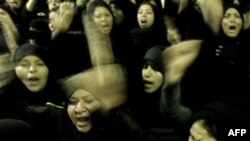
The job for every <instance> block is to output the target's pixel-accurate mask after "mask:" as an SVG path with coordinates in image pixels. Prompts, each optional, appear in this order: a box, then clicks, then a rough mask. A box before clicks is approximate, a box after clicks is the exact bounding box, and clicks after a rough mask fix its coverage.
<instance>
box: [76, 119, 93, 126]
mask: <svg viewBox="0 0 250 141" xmlns="http://www.w3.org/2000/svg"><path fill="white" fill-rule="evenodd" d="M76 120H77V121H76V124H77V126H79V127H84V126H86V125H87V124H88V123H89V120H90V118H89V117H80V118H77V119H76Z"/></svg>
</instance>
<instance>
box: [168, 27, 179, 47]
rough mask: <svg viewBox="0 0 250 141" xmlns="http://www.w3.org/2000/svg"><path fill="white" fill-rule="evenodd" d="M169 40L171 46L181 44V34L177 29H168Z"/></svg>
mask: <svg viewBox="0 0 250 141" xmlns="http://www.w3.org/2000/svg"><path fill="white" fill-rule="evenodd" d="M167 40H168V41H169V43H170V44H171V45H173V44H177V43H179V42H181V34H180V32H179V30H178V29H177V28H169V29H167Z"/></svg>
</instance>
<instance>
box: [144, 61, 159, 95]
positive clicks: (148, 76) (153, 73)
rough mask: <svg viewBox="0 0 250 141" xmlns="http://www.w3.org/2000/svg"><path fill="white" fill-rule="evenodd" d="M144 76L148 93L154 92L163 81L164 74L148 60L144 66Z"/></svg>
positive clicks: (145, 88)
mask: <svg viewBox="0 0 250 141" xmlns="http://www.w3.org/2000/svg"><path fill="white" fill-rule="evenodd" d="M142 78H143V84H144V90H145V92H146V93H154V92H155V91H157V90H158V89H159V88H160V87H161V85H162V83H163V75H162V73H161V72H160V71H159V68H158V66H156V65H155V64H154V63H153V62H152V61H149V60H147V61H146V62H145V63H144V65H143V68H142Z"/></svg>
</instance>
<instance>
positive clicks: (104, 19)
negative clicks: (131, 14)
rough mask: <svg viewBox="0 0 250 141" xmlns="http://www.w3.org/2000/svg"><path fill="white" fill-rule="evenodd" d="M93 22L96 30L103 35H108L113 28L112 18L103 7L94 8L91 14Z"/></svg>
mask: <svg viewBox="0 0 250 141" xmlns="http://www.w3.org/2000/svg"><path fill="white" fill-rule="evenodd" d="M93 21H94V23H95V25H96V26H97V28H98V30H99V31H100V32H101V33H103V34H109V33H110V32H111V30H112V27H113V17H112V14H111V13H110V11H109V10H108V9H107V8H105V7H96V8H95V11H94V13H93Z"/></svg>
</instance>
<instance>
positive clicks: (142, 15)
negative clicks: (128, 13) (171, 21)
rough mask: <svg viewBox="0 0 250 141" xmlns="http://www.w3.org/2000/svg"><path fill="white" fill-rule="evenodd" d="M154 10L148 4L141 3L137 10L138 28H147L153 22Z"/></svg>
mask: <svg viewBox="0 0 250 141" xmlns="http://www.w3.org/2000/svg"><path fill="white" fill-rule="evenodd" d="M154 19H155V15H154V11H153V9H152V7H151V6H150V5H149V4H143V5H141V6H140V7H139V9H138V12H137V22H138V24H139V26H140V28H148V27H151V26H152V25H153V24H154Z"/></svg>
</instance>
